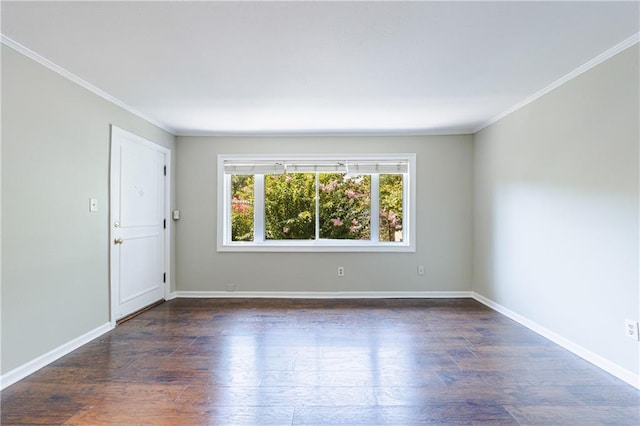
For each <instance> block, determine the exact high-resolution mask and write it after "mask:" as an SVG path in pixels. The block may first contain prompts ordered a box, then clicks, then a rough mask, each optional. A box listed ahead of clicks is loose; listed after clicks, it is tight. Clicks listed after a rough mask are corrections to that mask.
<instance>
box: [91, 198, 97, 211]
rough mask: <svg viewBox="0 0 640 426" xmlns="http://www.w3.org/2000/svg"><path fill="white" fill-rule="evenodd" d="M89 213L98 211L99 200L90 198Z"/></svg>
mask: <svg viewBox="0 0 640 426" xmlns="http://www.w3.org/2000/svg"><path fill="white" fill-rule="evenodd" d="M89 211H90V212H91V213H93V212H97V211H98V199H97V198H89Z"/></svg>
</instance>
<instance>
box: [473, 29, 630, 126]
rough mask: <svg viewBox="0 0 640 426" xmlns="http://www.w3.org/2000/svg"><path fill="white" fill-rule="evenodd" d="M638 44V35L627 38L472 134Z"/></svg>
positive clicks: (485, 123) (487, 122)
mask: <svg viewBox="0 0 640 426" xmlns="http://www.w3.org/2000/svg"><path fill="white" fill-rule="evenodd" d="M638 42H640V33H636V34H634V35H632V36H631V37H629V38H628V39H626V40H624V41H622V42H620V43H618V44H616V45H615V46H613V47H612V48H610V49H608V50H606V51H605V52H603V53H601V54H600V55H598V56H596V57H595V58H593V59H591V60H590V61H589V62H587V63H585V64H583V65H581V66H579V67H578V68H576V69H575V70H573V71H571V72H570V73H569V74H567V75H565V76H564V77H561V78H559V79H558V80H556V81H554V82H553V83H551V84H550V85H548V86H547V87H545V88H544V89H542V90H540V91H538V92H536V93H534V94H533V95H531V96H529V97H527V98H525V99H524V100H522V101H520V102H518V103H517V104H515V105H514V106H512V107H511V108H509V109H507V110H506V111H503V112H501V113H500V114H498V115H496V116H495V117H493V118H492V119H490V120H489V121H486V122H484V123H482V124H481V125H480V126H479V127H478V128H477V129H475V130H474V131H473V132H472V133H478V132H479V131H480V130H482V129H484V128H485V127H488V126H490V125H492V124H494V123H495V122H497V121H499V120H501V119H503V118H504V117H506V116H507V115H509V114H511V113H514V112H516V111H517V110H519V109H520V108H523V107H525V106H527V105H529V104H530V103H532V102H533V101H535V100H537V99H540V98H541V97H543V96H544V95H546V94H547V93H549V92H551V91H552V90H554V89H557V88H558V87H560V86H562V85H563V84H565V83H567V82H568V81H570V80H573V79H574V78H576V77H578V76H579V75H581V74H584V73H585V72H587V71H589V70H590V69H592V68H593V67H595V66H597V65H600V64H601V63H603V62H604V61H606V60H607V59H609V58H611V57H613V56H615V55H617V54H618V53H620V52H622V51H623V50H625V49H627V48H629V47H631V46H633V45H634V44H636V43H638Z"/></svg>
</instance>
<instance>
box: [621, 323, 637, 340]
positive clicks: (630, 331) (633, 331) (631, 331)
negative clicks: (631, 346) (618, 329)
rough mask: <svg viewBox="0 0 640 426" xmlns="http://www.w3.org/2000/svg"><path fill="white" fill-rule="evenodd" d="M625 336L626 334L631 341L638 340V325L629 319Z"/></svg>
mask: <svg viewBox="0 0 640 426" xmlns="http://www.w3.org/2000/svg"><path fill="white" fill-rule="evenodd" d="M624 334H626V335H627V337H628V338H630V339H633V340H638V323H637V322H636V321H632V320H629V319H628V320H625V321H624Z"/></svg>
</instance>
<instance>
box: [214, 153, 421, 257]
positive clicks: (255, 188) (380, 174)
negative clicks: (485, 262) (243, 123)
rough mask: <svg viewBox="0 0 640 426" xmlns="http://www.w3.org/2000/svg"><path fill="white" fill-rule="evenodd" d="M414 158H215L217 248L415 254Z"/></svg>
mask: <svg viewBox="0 0 640 426" xmlns="http://www.w3.org/2000/svg"><path fill="white" fill-rule="evenodd" d="M415 158H416V156H415V154H378V155H373V154H369V155H362V154H360V155H295V156H294V155H284V156H278V157H275V156H260V155H256V156H247V155H219V156H218V217H219V222H218V250H220V251H415Z"/></svg>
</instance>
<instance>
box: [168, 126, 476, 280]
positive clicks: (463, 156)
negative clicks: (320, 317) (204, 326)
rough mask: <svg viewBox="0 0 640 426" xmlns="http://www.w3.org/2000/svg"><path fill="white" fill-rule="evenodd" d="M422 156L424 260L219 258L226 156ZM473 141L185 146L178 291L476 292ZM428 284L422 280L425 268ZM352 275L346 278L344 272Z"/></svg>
mask: <svg viewBox="0 0 640 426" xmlns="http://www.w3.org/2000/svg"><path fill="white" fill-rule="evenodd" d="M341 152H343V153H352V152H353V153H362V152H371V153H377V152H415V153H417V198H418V200H417V202H418V204H417V252H416V253H229V252H225V253H218V252H217V251H216V220H217V211H216V190H217V175H216V161H217V154H221V153H224V154H243V153H256V154H261V153H291V154H297V153H341ZM472 159H473V148H472V143H471V136H469V135H464V136H430V137H429V136H423V137H409V136H405V137H288V138H273V137H269V138H267V137H253V138H252V137H179V138H178V139H177V197H178V199H177V205H178V208H179V209H180V210H181V213H182V218H181V219H180V220H179V221H178V222H177V223H176V232H177V241H176V244H177V247H176V252H177V278H176V280H177V287H176V288H177V290H179V291H225V290H226V285H227V284H235V285H236V290H237V291H287V292H289V291H306V292H336V291H407V292H415V291H470V290H471V222H472V216H471V199H472V198H471V187H472V183H471V176H472ZM418 265H424V266H425V268H426V274H425V275H424V276H418V275H417V273H416V267H417V266H418ZM338 266H344V267H345V270H346V274H345V276H344V277H342V278H339V277H337V274H336V268H337V267H338Z"/></svg>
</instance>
